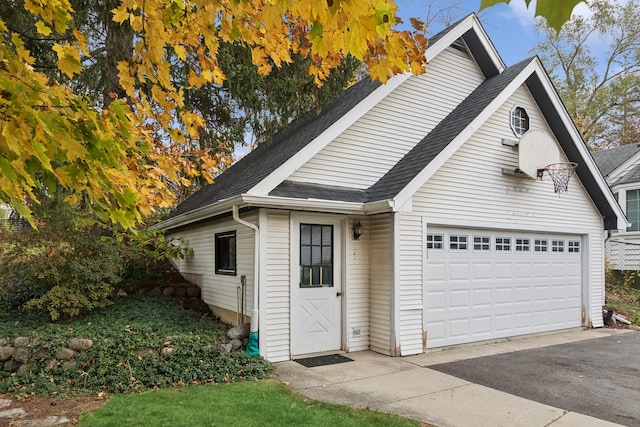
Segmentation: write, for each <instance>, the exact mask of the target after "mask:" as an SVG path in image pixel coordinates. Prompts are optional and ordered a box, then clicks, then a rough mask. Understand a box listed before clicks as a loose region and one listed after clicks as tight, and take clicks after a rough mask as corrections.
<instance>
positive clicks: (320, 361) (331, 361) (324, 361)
mask: <svg viewBox="0 0 640 427" xmlns="http://www.w3.org/2000/svg"><path fill="white" fill-rule="evenodd" d="M293 361H294V362H298V363H299V364H301V365H303V366H306V367H307V368H315V367H316V366H325V365H335V364H336V363H344V362H353V359H349V358H348V357H346V356H343V355H341V354H327V355H326V356H315V357H305V358H304V359H294V360H293Z"/></svg>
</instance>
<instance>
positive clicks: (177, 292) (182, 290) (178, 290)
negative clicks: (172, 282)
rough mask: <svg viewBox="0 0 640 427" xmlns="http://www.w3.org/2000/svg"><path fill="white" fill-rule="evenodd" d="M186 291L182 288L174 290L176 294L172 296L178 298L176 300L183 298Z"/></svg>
mask: <svg viewBox="0 0 640 427" xmlns="http://www.w3.org/2000/svg"><path fill="white" fill-rule="evenodd" d="M186 293H187V292H186V290H185V289H184V288H176V293H175V295H174V296H176V297H178V298H182V297H183V296H185V295H186Z"/></svg>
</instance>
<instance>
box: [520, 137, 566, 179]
mask: <svg viewBox="0 0 640 427" xmlns="http://www.w3.org/2000/svg"><path fill="white" fill-rule="evenodd" d="M559 161H560V150H559V149H558V145H557V144H556V141H555V139H553V137H552V136H551V135H549V133H548V132H545V131H543V130H530V131H528V132H527V133H525V134H524V135H523V136H522V137H521V138H520V141H518V169H520V171H522V172H523V173H524V174H526V175H528V176H529V177H531V178H533V179H537V178H539V177H540V176H539V174H538V171H539V170H541V169H544V168H545V166H547V165H549V164H551V163H557V162H559Z"/></svg>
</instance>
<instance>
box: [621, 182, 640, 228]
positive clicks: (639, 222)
mask: <svg viewBox="0 0 640 427" xmlns="http://www.w3.org/2000/svg"><path fill="white" fill-rule="evenodd" d="M625 193H626V194H625V195H626V203H625V208H626V209H625V212H624V213H625V214H626V216H627V220H628V221H629V223H630V224H631V225H630V226H629V227H627V231H640V189H633V190H626V192H625ZM632 194H633V195H634V196H633V197H629V196H630V195H632ZM631 203H633V206H631ZM631 212H633V218H632V217H631Z"/></svg>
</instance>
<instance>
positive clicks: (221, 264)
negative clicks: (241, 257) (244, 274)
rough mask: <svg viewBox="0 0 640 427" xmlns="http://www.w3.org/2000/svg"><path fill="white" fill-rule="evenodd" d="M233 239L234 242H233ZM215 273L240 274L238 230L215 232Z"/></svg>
mask: <svg viewBox="0 0 640 427" xmlns="http://www.w3.org/2000/svg"><path fill="white" fill-rule="evenodd" d="M232 241H233V244H232V243H231V242H232ZM214 245H215V248H214V250H215V255H214V258H215V260H214V265H215V267H214V269H215V274H222V275H225V276H236V275H237V274H238V252H237V250H238V239H237V234H236V230H229V231H223V232H220V233H215V242H214Z"/></svg>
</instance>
